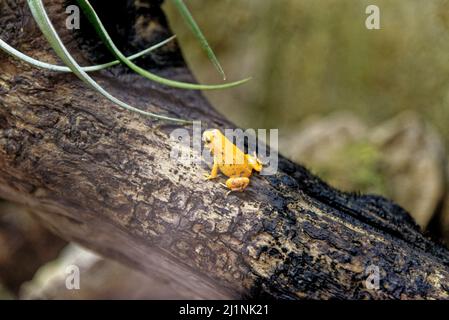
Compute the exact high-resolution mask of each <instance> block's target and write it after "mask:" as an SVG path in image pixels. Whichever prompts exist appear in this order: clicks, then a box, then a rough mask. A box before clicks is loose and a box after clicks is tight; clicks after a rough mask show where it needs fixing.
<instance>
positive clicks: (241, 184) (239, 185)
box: [226, 177, 249, 191]
mask: <svg viewBox="0 0 449 320" xmlns="http://www.w3.org/2000/svg"><path fill="white" fill-rule="evenodd" d="M248 184H249V179H248V178H246V177H231V178H229V179H228V180H226V187H228V188H229V189H231V191H243V190H245V188H246V187H247V186H248Z"/></svg>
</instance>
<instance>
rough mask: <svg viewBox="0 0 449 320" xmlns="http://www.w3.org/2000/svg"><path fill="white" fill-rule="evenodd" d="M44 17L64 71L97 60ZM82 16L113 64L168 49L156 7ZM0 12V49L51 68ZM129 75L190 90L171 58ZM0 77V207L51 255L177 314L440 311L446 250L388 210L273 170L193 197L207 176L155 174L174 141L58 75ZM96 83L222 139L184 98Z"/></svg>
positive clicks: (18, 71)
mask: <svg viewBox="0 0 449 320" xmlns="http://www.w3.org/2000/svg"><path fill="white" fill-rule="evenodd" d="M45 3H46V6H47V8H48V10H49V12H50V16H51V18H52V21H53V22H54V24H55V26H56V27H57V29H58V31H59V32H60V34H61V37H62V39H63V40H64V41H65V43H66V44H68V47H69V48H70V50H71V52H72V53H73V54H74V55H75V57H76V58H77V59H79V61H82V62H84V65H88V64H95V63H98V62H99V61H103V62H104V61H105V60H110V58H111V57H110V56H109V55H108V53H107V50H106V49H104V48H103V46H102V45H101V44H99V41H98V39H97V37H96V35H95V33H94V31H93V30H92V29H91V28H90V27H89V26H88V25H87V23H85V22H86V21H83V20H82V21H81V24H82V27H81V29H80V30H79V31H76V32H73V31H71V30H67V29H65V28H64V25H65V24H64V23H65V20H64V19H65V14H64V12H65V6H66V5H68V3H69V2H67V1H63V0H51V1H46V2H45ZM92 4H93V5H94V7H95V8H96V10H97V12H98V13H99V14H100V17H101V18H102V19H103V21H104V23H105V25H106V27H107V28H108V30H111V34H112V36H113V39H114V40H116V42H117V43H118V44H119V45H120V47H121V48H123V50H124V51H125V53H127V54H130V53H134V52H137V51H138V50H141V49H142V48H144V47H147V46H148V44H149V43H155V42H157V41H156V40H162V39H165V38H167V37H168V36H169V35H171V33H170V31H169V29H168V27H167V22H166V20H165V17H164V14H163V12H162V10H161V8H160V5H161V1H156V0H141V1H131V0H122V1H114V5H113V6H111V4H107V3H106V2H104V1H103V2H102V1H92ZM108 6H109V7H108ZM0 10H1V11H0V38H1V39H3V40H5V41H6V42H8V43H10V44H12V45H13V46H14V47H16V48H17V49H19V50H21V51H24V52H26V53H28V54H29V55H32V56H34V57H39V59H41V60H45V61H48V62H53V63H56V62H57V61H58V60H57V59H56V58H55V55H54V54H53V52H52V50H51V49H50V47H49V45H48V44H47V43H46V42H45V40H44V38H43V37H42V35H41V34H40V32H39V30H38V29H37V27H36V25H35V23H34V21H33V20H32V18H31V16H30V12H29V10H28V8H27V6H26V3H25V1H23V0H15V1H12V0H0ZM138 63H139V65H141V66H143V67H145V68H149V69H151V70H153V71H155V72H158V73H159V74H161V75H163V76H165V77H170V78H172V79H176V80H182V81H194V78H193V76H192V75H191V73H190V71H189V70H188V68H187V67H186V65H185V63H184V61H183V58H182V55H181V53H180V50H179V48H178V47H177V46H176V45H170V46H167V47H165V48H164V49H161V50H160V51H158V52H157V53H154V54H152V55H150V56H148V57H146V58H144V59H141V60H139V62H138ZM0 70H1V72H0V197H2V198H5V199H7V200H10V201H14V202H17V203H20V204H23V205H27V206H30V207H32V208H33V212H35V214H36V215H37V217H38V218H39V219H40V220H41V221H42V222H43V223H44V224H45V225H46V226H47V227H49V228H50V229H51V230H53V231H54V232H55V233H57V234H58V235H60V236H61V237H63V238H64V239H66V240H68V241H74V242H77V243H79V244H81V245H84V246H86V247H88V248H90V249H92V250H94V251H96V252H98V253H100V254H102V255H104V256H107V257H109V258H112V259H115V260H117V261H120V262H122V263H125V264H127V265H128V266H131V267H132V268H134V269H136V270H140V271H142V272H144V273H145V274H147V275H150V276H152V277H157V278H159V279H164V280H165V281H168V282H169V283H170V285H171V286H172V288H173V290H182V291H183V292H186V291H188V292H190V293H191V297H192V298H217V299H224V298H255V297H264V298H277V299H300V298H309V299H329V298H339V299H363V298H372V299H390V298H396V299H397V298H403V299H416V298H424V299H447V298H449V252H448V250H447V249H446V248H444V247H443V246H441V245H439V244H438V243H435V242H434V241H432V240H431V239H429V238H428V237H427V236H425V235H423V234H422V233H421V231H420V230H419V228H418V227H417V226H416V224H415V223H414V221H413V220H412V219H411V218H410V216H409V215H408V213H407V212H405V211H404V210H403V209H401V208H400V207H399V206H397V205H395V204H394V203H392V202H390V201H389V200H386V199H384V198H381V197H378V196H372V195H358V194H348V193H343V192H340V191H338V190H336V189H334V188H332V187H330V186H328V185H327V184H326V183H324V182H323V181H321V180H320V179H319V178H317V177H316V176H314V175H312V174H311V173H310V172H309V171H308V170H307V169H305V168H304V167H302V166H300V165H298V164H294V163H292V162H291V161H289V160H288V159H285V158H283V157H282V156H280V158H279V170H278V172H277V173H276V174H275V175H272V176H255V177H254V178H252V179H251V185H250V187H249V188H248V189H247V190H246V191H245V192H243V193H233V194H231V195H229V196H228V197H225V196H224V194H225V192H226V190H224V189H223V188H222V187H220V186H219V185H218V183H217V182H204V180H203V175H204V174H205V173H206V172H208V171H209V168H208V167H207V166H206V165H203V164H198V163H191V164H188V165H186V164H183V165H181V164H180V163H179V162H176V161H172V159H170V151H171V149H172V145H173V144H172V141H171V140H170V133H171V132H172V130H174V129H176V128H177V127H179V126H178V125H176V124H172V123H167V122H161V121H154V120H152V119H146V118H142V117H141V116H139V115H135V114H132V113H130V112H127V111H123V110H120V109H118V108H117V107H116V106H115V105H113V104H112V103H110V102H109V101H108V100H106V99H104V98H102V97H101V96H99V95H98V94H97V93H95V92H93V91H92V90H90V89H88V88H87V87H86V85H84V84H83V83H82V82H81V81H79V80H78V79H77V78H76V77H75V76H73V75H70V74H57V73H52V72H49V71H43V70H38V69H35V68H33V67H31V66H29V65H26V64H24V63H22V62H19V61H17V60H14V59H13V58H11V57H10V56H7V55H6V54H4V53H0ZM95 77H96V79H97V80H99V82H100V83H101V84H102V85H103V86H104V87H105V88H106V89H107V90H108V91H109V92H111V93H112V94H113V95H115V96H117V97H118V98H120V99H122V100H126V101H127V102H129V103H130V104H131V105H134V106H139V107H141V108H144V109H145V110H148V111H152V112H155V113H161V114H167V115H170V116H175V117H178V118H185V119H199V120H201V121H202V124H203V128H220V129H223V128H234V127H235V126H234V125H233V124H232V123H230V122H229V121H227V120H226V119H225V118H224V117H223V116H222V115H220V114H219V113H218V112H217V111H215V110H214V109H213V108H212V107H211V106H210V104H209V103H208V102H207V101H206V99H205V98H204V97H203V96H202V95H201V94H200V93H199V92H196V91H185V90H178V89H172V88H168V87H165V86H162V85H158V84H155V83H152V82H149V81H147V80H145V79H142V78H141V77H139V76H137V75H135V74H132V73H130V72H129V71H127V70H126V69H125V68H123V67H116V68H114V69H113V71H102V72H99V73H97V74H96V75H95ZM229 94H232V91H230V92H229ZM192 152H193V151H192ZM373 270H374V271H375V272H377V271H378V276H379V277H378V280H379V281H378V286H376V285H375V283H374V287H373V286H370V285H367V281H371V280H372V279H373V278H370V277H372V276H373V275H372V274H370V272H372V271H373ZM369 283H371V282H369ZM369 283H368V284H369Z"/></svg>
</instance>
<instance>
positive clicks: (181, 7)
mask: <svg viewBox="0 0 449 320" xmlns="http://www.w3.org/2000/svg"><path fill="white" fill-rule="evenodd" d="M172 1H173V3H174V5H175V6H176V8H177V9H178V11H179V12H180V13H181V15H182V16H183V18H184V20H185V21H186V22H187V24H188V25H189V26H190V29H192V32H193V34H194V35H195V37H196V39H197V40H198V41H199V42H200V44H201V46H202V47H203V49H204V51H205V52H206V54H207V56H208V57H209V59H210V60H211V61H212V63H213V65H214V66H215V68H216V69H217V71H218V72H219V73H220V74H221V75H222V77H223V80H226V74H225V73H224V70H223V68H222V66H221V64H220V62H219V61H218V59H217V57H216V56H215V53H214V51H213V50H212V48H211V47H210V45H209V43H208V42H207V39H206V37H205V36H204V34H203V32H202V31H201V29H200V27H199V26H198V24H197V23H196V21H195V19H194V18H193V16H192V14H191V13H190V11H189V8H187V6H186V5H185V3H184V1H183V0H172Z"/></svg>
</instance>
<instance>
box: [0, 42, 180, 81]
mask: <svg viewBox="0 0 449 320" xmlns="http://www.w3.org/2000/svg"><path fill="white" fill-rule="evenodd" d="M175 38H176V36H172V37H170V38H168V39H166V40H164V41H161V42H159V43H158V44H155V45H154V46H151V47H150V48H147V49H145V50H142V51H140V52H138V53H136V54H133V55H132V56H129V57H128V59H129V60H134V59H137V58H139V57H142V56H144V55H146V54H148V53H150V52H152V51H154V50H156V49H158V48H160V47H162V46H164V45H165V44H167V43H168V42H170V41H172V40H173V39H175ZM0 49H2V50H3V51H5V52H6V53H8V54H10V55H11V56H13V57H15V58H17V59H20V60H23V61H25V62H27V63H29V64H31V65H33V66H35V67H38V68H43V69H47V70H51V71H57V72H72V70H70V68H68V67H66V66H58V65H55V64H51V63H46V62H43V61H39V60H36V59H34V58H32V57H30V56H28V55H26V54H24V53H22V52H20V51H19V50H17V49H14V48H13V47H11V46H10V45H9V44H7V43H6V42H5V41H3V40H2V39H0ZM117 64H120V61H118V60H114V61H111V62H108V63H103V64H99V65H95V66H89V67H81V69H82V70H83V71H85V72H94V71H100V70H103V69H106V68H109V67H112V66H115V65H117Z"/></svg>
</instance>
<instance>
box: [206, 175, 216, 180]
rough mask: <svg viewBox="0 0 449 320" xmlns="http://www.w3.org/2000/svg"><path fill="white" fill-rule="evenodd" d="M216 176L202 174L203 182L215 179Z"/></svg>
mask: <svg viewBox="0 0 449 320" xmlns="http://www.w3.org/2000/svg"><path fill="white" fill-rule="evenodd" d="M216 177H217V176H214V175H211V174H207V173H205V174H204V180H212V179H215V178H216Z"/></svg>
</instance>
